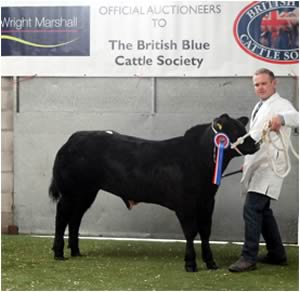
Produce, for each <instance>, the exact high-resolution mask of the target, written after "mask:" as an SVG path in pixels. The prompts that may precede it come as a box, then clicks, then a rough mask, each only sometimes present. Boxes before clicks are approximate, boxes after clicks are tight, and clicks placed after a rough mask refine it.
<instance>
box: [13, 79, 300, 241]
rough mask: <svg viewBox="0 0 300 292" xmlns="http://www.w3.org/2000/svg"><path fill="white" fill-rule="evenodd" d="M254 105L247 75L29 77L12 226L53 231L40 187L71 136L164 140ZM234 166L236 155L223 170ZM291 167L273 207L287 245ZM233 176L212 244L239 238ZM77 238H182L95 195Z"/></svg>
mask: <svg viewBox="0 0 300 292" xmlns="http://www.w3.org/2000/svg"><path fill="white" fill-rule="evenodd" d="M279 81H280V82H279V87H278V89H279V92H280V93H281V94H282V95H284V96H286V97H289V98H290V99H291V100H293V99H295V81H294V80H293V79H292V78H280V80H279ZM153 96H155V97H156V99H155V100H154V101H153ZM256 101H257V100H256V98H255V96H254V93H253V89H252V83H251V78H155V79H153V78H35V79H32V80H28V81H24V82H20V83H19V90H18V101H17V103H16V104H17V106H16V109H15V129H14V131H15V136H14V139H15V142H14V147H15V149H14V162H15V165H14V170H15V179H14V191H15V198H14V203H15V222H16V224H17V225H18V226H19V229H20V232H24V233H53V232H54V216H55V205H54V204H53V203H52V202H51V201H50V199H49V198H48V186H49V182H50V179H51V171H52V164H53V160H54V157H55V154H56V152H57V150H58V149H59V148H60V146H61V145H62V144H63V143H64V142H65V141H66V139H68V137H69V136H70V134H71V133H73V132H75V131H78V130H102V129H113V130H116V131H118V132H121V133H124V134H128V135H134V136H140V137H143V138H148V139H166V138H170V137H173V136H178V135H183V134H184V132H185V130H186V129H188V128H190V127H191V126H193V125H196V124H200V123H206V122H209V121H211V120H212V119H213V118H215V117H216V116H219V115H220V114H222V113H224V112H227V113H228V114H230V115H232V116H233V117H239V116H241V115H246V116H249V115H250V112H251V110H252V107H253V106H254V104H255V103H256ZM293 102H294V103H295V100H293ZM293 143H294V145H296V146H297V147H298V136H293ZM241 163H242V159H241V158H236V159H235V160H233V161H232V162H231V164H230V165H229V168H228V171H230V170H236V169H237V168H239V167H240V165H241ZM292 163H293V169H292V172H291V174H290V175H289V177H288V178H287V179H286V181H285V184H284V188H283V191H282V195H281V198H280V201H279V202H275V203H274V210H275V213H276V216H277V218H278V222H279V224H280V228H281V230H282V236H283V240H284V241H288V242H296V241H297V230H298V227H297V222H298V162H297V161H296V160H295V159H294V158H292ZM239 179H240V176H239V175H236V176H232V177H230V178H227V179H224V180H223V183H222V186H221V188H220V190H219V192H218V194H217V199H216V208H215V213H214V224H213V232H212V239H216V240H242V239H243V222H242V204H243V198H241V197H240V195H239V191H240V186H239ZM80 233H81V234H88V235H103V236H106V235H109V236H137V237H160V238H161V237H163V238H182V237H183V236H182V233H181V229H180V226H179V224H178V222H177V219H176V217H175V215H174V214H173V212H171V211H169V210H167V209H164V208H162V207H160V206H156V205H147V204H142V203H141V204H139V205H137V206H136V207H135V208H134V209H133V210H131V211H128V210H127V209H126V207H125V205H124V203H123V202H122V201H121V200H120V199H119V198H117V197H115V196H113V195H111V194H108V193H105V192H103V191H100V192H99V194H98V197H97V199H96V201H95V203H94V204H93V206H92V207H91V209H90V210H89V211H88V212H87V213H86V215H85V217H84V219H83V222H82V225H81V230H80Z"/></svg>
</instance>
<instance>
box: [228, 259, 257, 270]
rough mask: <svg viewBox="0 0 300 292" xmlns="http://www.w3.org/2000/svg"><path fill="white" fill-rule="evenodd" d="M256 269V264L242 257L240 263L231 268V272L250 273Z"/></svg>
mask: <svg viewBox="0 0 300 292" xmlns="http://www.w3.org/2000/svg"><path fill="white" fill-rule="evenodd" d="M255 269H256V263H254V262H249V261H247V260H246V259H245V258H243V257H240V258H239V260H238V261H236V262H235V263H234V264H232V265H231V266H229V268H228V270H229V271H230V272H237V273H238V272H248V271H252V270H255Z"/></svg>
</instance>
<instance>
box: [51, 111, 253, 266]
mask: <svg viewBox="0 0 300 292" xmlns="http://www.w3.org/2000/svg"><path fill="white" fill-rule="evenodd" d="M247 122H248V118H246V117H242V118H239V119H232V118H230V117H229V116H228V115H227V114H223V115H222V116H220V117H219V118H216V119H215V120H214V121H213V123H212V124H204V125H197V126H195V127H193V128H191V129H189V130H188V131H187V132H186V133H185V134H184V136H180V137H176V138H172V139H168V140H163V141H152V140H145V139H141V138H137V137H130V136H125V135H122V134H119V133H117V132H112V131H85V132H76V133H74V134H73V135H72V136H71V137H70V138H69V140H68V141H67V142H66V143H65V144H64V145H63V146H62V147H61V149H60V150H59V151H58V153H57V155H56V159H55V162H54V167H53V179H52V183H51V185H50V188H49V194H50V196H51V197H52V198H53V199H54V200H58V203H57V212H56V227H55V239H54V245H53V250H54V256H55V258H56V259H63V258H64V252H63V249H64V240H63V235H64V232H65V229H66V226H67V225H68V226H69V247H70V248H71V255H72V256H78V255H80V251H79V245H78V232H79V226H80V222H81V219H82V216H83V215H84V213H85V212H86V210H87V209H88V208H89V207H90V206H91V204H92V203H93V201H94V199H95V197H96V195H97V193H98V191H99V190H101V189H102V190H105V191H108V192H110V193H112V194H114V195H117V196H119V197H120V198H121V199H122V200H123V201H124V202H125V204H126V206H127V207H128V208H131V207H132V206H133V205H134V204H136V203H139V202H144V203H154V204H159V205H161V206H164V207H167V208H169V209H171V210H173V211H174V212H175V213H176V215H177V217H178V219H179V221H180V224H181V226H182V229H183V232H184V235H185V238H186V240H187V244H186V253H185V268H186V270H187V271H196V270H197V266H196V255H195V250H194V244H193V241H194V239H195V237H196V235H197V234H198V233H199V234H200V237H201V240H202V258H203V260H204V261H205V263H206V265H207V267H208V268H210V269H215V268H217V265H216V264H215V262H214V259H213V256H212V252H211V249H210V246H209V237H210V233H211V224H212V213H213V209H214V197H215V193H216V192H217V189H218V187H217V186H216V185H214V184H212V176H213V171H214V156H215V154H214V151H215V147H214V142H213V141H214V136H215V133H214V131H213V129H212V127H213V128H214V129H215V130H217V131H218V132H223V133H226V134H227V136H228V137H229V139H230V141H231V142H235V141H236V140H237V138H239V137H241V136H243V135H245V134H246V130H245V125H246V124H247ZM238 148H239V150H240V151H241V152H242V153H243V154H251V153H254V152H255V151H256V150H257V149H258V146H257V145H256V144H255V141H254V140H252V139H251V138H250V137H248V138H246V140H245V142H244V143H243V144H242V145H239V146H238ZM238 155H239V154H238V153H237V152H236V151H235V150H234V149H230V147H229V148H227V149H226V150H225V151H224V161H223V171H224V169H225V168H226V166H227V165H228V163H229V161H230V160H231V159H232V158H233V157H234V156H238Z"/></svg>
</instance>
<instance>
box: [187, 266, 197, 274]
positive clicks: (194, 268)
mask: <svg viewBox="0 0 300 292" xmlns="http://www.w3.org/2000/svg"><path fill="white" fill-rule="evenodd" d="M185 270H186V271H187V272H188V273H195V272H198V268H197V265H185Z"/></svg>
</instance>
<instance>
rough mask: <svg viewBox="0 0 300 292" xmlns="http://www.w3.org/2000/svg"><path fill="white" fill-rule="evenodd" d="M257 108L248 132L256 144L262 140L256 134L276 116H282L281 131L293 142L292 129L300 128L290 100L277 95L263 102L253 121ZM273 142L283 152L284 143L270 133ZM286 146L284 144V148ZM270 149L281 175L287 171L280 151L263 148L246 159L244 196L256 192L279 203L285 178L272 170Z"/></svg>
mask: <svg viewBox="0 0 300 292" xmlns="http://www.w3.org/2000/svg"><path fill="white" fill-rule="evenodd" d="M256 106H257V105H256ZM256 106H255V107H254V109H253V112H252V114H251V119H250V128H249V131H250V133H251V132H253V134H251V137H252V138H253V139H254V140H256V141H258V140H259V139H260V137H261V134H260V133H261V132H260V133H259V132H256V130H262V129H263V127H264V125H265V123H266V122H267V121H269V120H270V119H271V118H272V117H273V116H274V115H276V114H280V115H282V116H283V118H284V121H285V125H284V126H282V127H281V130H282V131H283V132H284V134H285V136H286V137H288V139H290V135H291V127H298V126H299V113H298V112H297V111H296V109H295V108H294V107H293V106H292V104H291V103H290V102H289V101H288V100H287V99H284V98H282V97H280V96H279V94H278V93H275V94H273V95H272V96H270V97H269V98H268V99H267V100H265V101H263V104H262V106H261V107H260V109H259V111H258V112H257V114H256V116H255V118H254V119H253V114H254V111H255V109H256ZM271 139H272V141H274V142H275V144H276V145H278V146H279V148H282V145H281V143H279V141H280V140H279V137H278V135H277V134H276V133H275V132H271ZM287 142H288V141H285V144H287ZM267 147H270V148H269V151H270V153H271V157H272V159H275V163H276V168H277V170H279V171H280V167H281V170H282V171H283V170H284V167H285V159H284V154H283V152H282V151H279V150H277V149H276V148H275V147H274V146H273V145H272V144H269V145H267V144H265V143H263V144H261V147H260V149H259V150H258V151H257V152H256V153H254V154H252V155H246V156H245V160H244V165H243V175H242V179H241V184H242V194H247V192H257V193H261V194H265V195H267V196H268V197H271V198H273V199H276V200H278V198H279V195H280V191H281V187H282V183H283V178H281V177H279V176H277V175H276V174H275V173H274V171H273V170H272V167H271V166H270V164H269V162H268V152H267Z"/></svg>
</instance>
